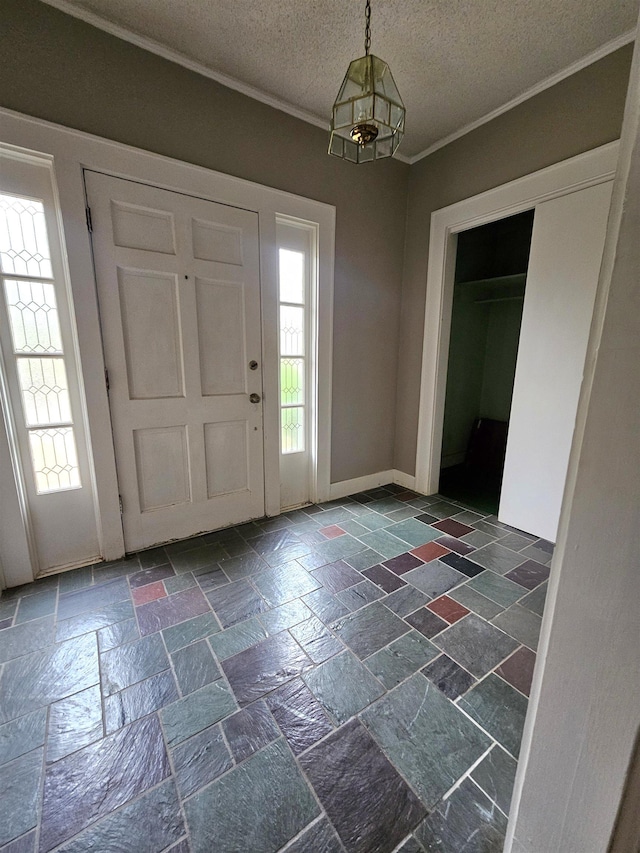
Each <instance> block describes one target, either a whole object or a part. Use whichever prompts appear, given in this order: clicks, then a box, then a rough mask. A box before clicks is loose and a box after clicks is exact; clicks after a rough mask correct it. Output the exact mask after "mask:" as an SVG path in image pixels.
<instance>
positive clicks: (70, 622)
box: [56, 599, 134, 643]
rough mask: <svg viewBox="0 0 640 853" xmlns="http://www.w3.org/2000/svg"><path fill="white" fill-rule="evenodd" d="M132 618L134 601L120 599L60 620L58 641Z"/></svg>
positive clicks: (57, 632) (57, 634)
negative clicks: (88, 611)
mask: <svg viewBox="0 0 640 853" xmlns="http://www.w3.org/2000/svg"><path fill="white" fill-rule="evenodd" d="M132 618H134V612H133V603H132V602H131V600H130V599H129V600H127V601H118V602H116V603H115V604H107V605H106V607H102V608H100V609H99V610H95V611H92V612H91V613H88V614H87V613H83V614H82V615H80V616H72V617H71V618H70V619H65V620H64V621H62V622H58V624H57V626H56V642H57V643H60V642H62V641H63V640H71V639H73V638H74V637H81V636H82V634H88V633H89V632H90V631H99V630H100V629H101V628H106V627H107V626H108V625H114V624H115V623H116V622H124V621H125V620H127V619H132Z"/></svg>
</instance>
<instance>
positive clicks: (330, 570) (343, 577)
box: [311, 560, 362, 595]
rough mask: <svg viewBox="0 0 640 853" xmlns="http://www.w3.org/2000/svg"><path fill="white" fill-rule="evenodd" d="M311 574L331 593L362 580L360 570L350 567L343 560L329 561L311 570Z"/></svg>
mask: <svg viewBox="0 0 640 853" xmlns="http://www.w3.org/2000/svg"><path fill="white" fill-rule="evenodd" d="M311 574H312V575H313V577H314V578H316V579H317V580H319V581H320V583H321V584H322V586H323V587H325V589H327V590H328V591H329V592H330V593H332V594H333V595H335V594H336V593H337V592H342V590H343V589H348V587H350V586H354V585H355V584H357V583H360V581H361V580H362V575H361V574H360V572H357V571H356V570H355V569H352V568H351V566H348V565H347V564H346V563H345V562H344V560H338V562H337V563H329V564H328V565H327V566H321V567H320V568H319V569H316V570H315V571H313V572H311Z"/></svg>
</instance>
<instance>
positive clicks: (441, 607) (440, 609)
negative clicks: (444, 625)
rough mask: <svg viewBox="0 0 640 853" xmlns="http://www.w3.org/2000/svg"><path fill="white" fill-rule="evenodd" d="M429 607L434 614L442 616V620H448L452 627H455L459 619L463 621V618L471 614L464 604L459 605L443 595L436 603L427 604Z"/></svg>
mask: <svg viewBox="0 0 640 853" xmlns="http://www.w3.org/2000/svg"><path fill="white" fill-rule="evenodd" d="M427 607H428V608H429V610H433V612H434V613H437V614H438V616H442V618H443V619H446V620H447V622H449V623H450V624H451V625H453V623H454V622H457V621H458V619H462V617H463V616H466V615H467V613H470V611H469V610H467V608H466V607H463V606H462V604H459V603H458V602H457V601H454V600H453V599H452V598H449V596H448V595H441V596H440V598H436V599H435V600H434V601H431V602H430V603H429V604H427Z"/></svg>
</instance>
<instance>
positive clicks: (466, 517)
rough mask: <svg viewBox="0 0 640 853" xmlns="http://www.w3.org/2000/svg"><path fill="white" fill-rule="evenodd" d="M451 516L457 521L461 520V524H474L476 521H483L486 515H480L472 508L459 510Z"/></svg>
mask: <svg viewBox="0 0 640 853" xmlns="http://www.w3.org/2000/svg"><path fill="white" fill-rule="evenodd" d="M451 517H452V518H453V519H454V520H455V521H459V522H460V523H461V524H470V525H472V526H473V525H474V524H475V523H476V521H482V519H483V518H484V517H485V516H483V515H480V514H479V513H477V512H472V511H471V510H468V509H465V510H463V511H462V512H457V513H456V514H455V515H453V516H451Z"/></svg>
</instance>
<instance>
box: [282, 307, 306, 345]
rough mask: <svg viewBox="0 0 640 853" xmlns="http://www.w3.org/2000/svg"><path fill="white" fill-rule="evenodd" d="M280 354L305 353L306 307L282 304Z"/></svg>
mask: <svg viewBox="0 0 640 853" xmlns="http://www.w3.org/2000/svg"><path fill="white" fill-rule="evenodd" d="M280 355H304V308H293V307H292V306H290V305H281V306H280Z"/></svg>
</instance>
